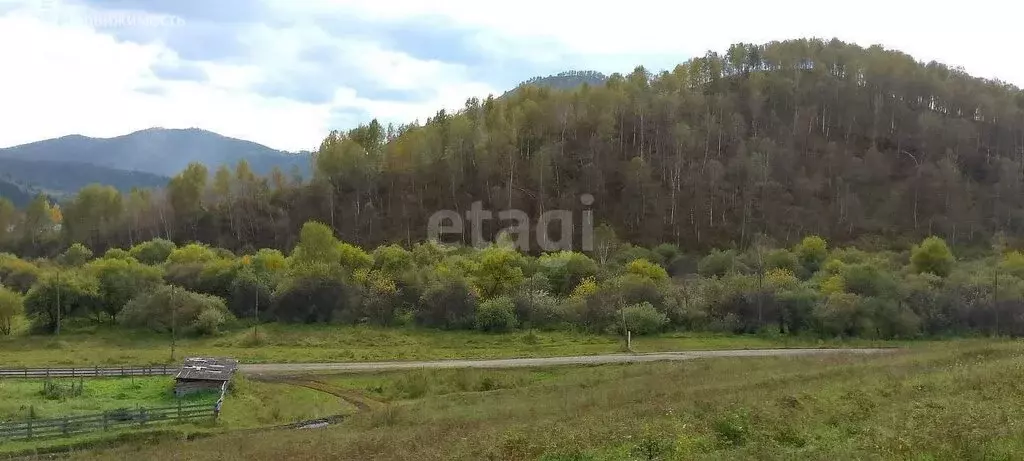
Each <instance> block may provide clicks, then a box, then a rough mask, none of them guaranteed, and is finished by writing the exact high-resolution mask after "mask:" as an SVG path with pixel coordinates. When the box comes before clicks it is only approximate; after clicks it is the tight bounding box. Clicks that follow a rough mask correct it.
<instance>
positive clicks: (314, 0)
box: [0, 0, 1024, 150]
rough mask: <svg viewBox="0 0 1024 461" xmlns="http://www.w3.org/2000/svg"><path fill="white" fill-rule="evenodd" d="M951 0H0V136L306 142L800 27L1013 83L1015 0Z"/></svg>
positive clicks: (1, 140) (1018, 73) (16, 140)
mask: <svg viewBox="0 0 1024 461" xmlns="http://www.w3.org/2000/svg"><path fill="white" fill-rule="evenodd" d="M433 3H436V4H433ZM688 3H689V4H688ZM940 3H941V2H940ZM958 5H959V6H958V7H956V8H947V7H946V6H943V5H941V4H936V3H935V2H928V3H916V2H913V1H907V2H891V1H881V0H864V1H862V2H859V3H853V4H847V5H844V9H843V10H836V9H830V8H829V7H826V6H825V4H823V3H821V2H817V1H809V0H779V1H775V2H763V1H745V0H736V1H719V2H700V3H691V2H685V1H681V2H644V1H635V2H629V3H614V4H602V3H599V2H581V1H573V0H568V1H563V2H555V1H550V0H548V1H539V0H519V1H516V2H497V1H496V2H480V1H467V0H450V1H446V2H422V1H413V0H392V1H382V0H374V1H354V0H0V44H2V45H0V62H2V66H3V69H4V71H2V72H0V120H2V121H3V122H2V125H3V126H4V128H3V129H2V130H0V147H6V146H10V145H16V144H21V143H25V142H31V141H35V140H39V139H45V138H51V137H57V136H62V135H67V134H73V133H79V134H85V135H89V136H99V137H109V136H117V135H121V134H125V133H128V132H131V131H135V130H139V129H144V128H148V127H152V126H162V127H168V128H185V127H199V128H204V129H209V130H212V131H217V132H219V133H222V134H225V135H228V136H234V137H239V138H244V139H250V140H253V141H257V142H260V143H264V144H267V145H269V146H271V147H274V148H278V149H283V150H299V149H313V148H315V147H316V146H317V145H318V144H319V142H320V140H321V139H322V138H323V137H324V135H326V133H327V132H328V131H329V130H331V129H346V128H350V127H352V126H355V125H357V124H358V123H360V122H366V121H369V120H370V119H371V118H373V117H376V118H378V119H380V120H382V121H385V122H395V123H401V122H407V121H412V120H415V119H420V120H423V119H425V118H426V117H429V116H431V115H433V114H434V113H435V112H436V111H437V110H439V109H441V108H448V109H457V108H459V107H461V106H462V104H463V103H464V101H465V100H466V99H467V98H469V97H473V96H477V97H484V96H486V95H487V94H501V93H502V92H504V91H505V90H506V89H508V88H510V87H512V86H514V85H515V84H516V83H518V82H520V81H522V80H525V79H527V78H530V77H532V76H535V75H548V74H553V73H557V72H560V71H563V70H570V69H577V70H582V69H588V70H598V71H602V72H605V73H611V72H616V71H621V72H628V71H630V70H631V69H632V68H633V67H634V66H636V65H638V64H643V65H645V66H647V67H648V68H649V69H651V70H655V71H657V70H660V69H665V68H671V67H672V66H674V65H675V64H676V63H679V62H682V61H685V60H686V59H687V58H690V57H692V56H694V55H701V54H704V52H706V51H707V50H708V49H714V50H724V49H725V48H727V47H728V45H729V44H731V43H734V42H740V41H745V42H765V41H770V40H776V39H779V40H781V39H786V38H794V37H802V36H817V37H824V38H831V37H838V38H840V39H842V40H847V41H853V42H857V43H860V44H862V45H871V44H874V43H881V44H883V45H886V46H889V47H893V48H899V49H901V50H903V51H906V52H908V53H911V54H912V55H914V56H916V57H918V58H919V59H922V60H931V59H936V60H939V61H943V62H946V63H949V64H951V65H961V66H963V67H964V68H966V69H967V70H968V71H969V72H972V73H975V74H977V75H981V76H985V77H999V78H1002V79H1003V80H1006V81H1009V82H1011V83H1015V84H1017V85H1022V84H1024V66H1022V64H1019V63H1017V62H1015V61H1016V60H1014V59H1007V58H1008V57H1009V56H1008V55H1006V54H1005V52H1002V51H999V47H998V46H996V45H997V44H1005V43H1016V42H1019V41H1020V39H1021V38H1024V33H1021V32H1018V31H1017V30H1018V28H1017V27H1016V26H1015V25H1014V24H1013V23H1012V21H1013V18H1015V17H1019V15H1018V13H1020V12H1021V11H1018V10H1020V9H1021V7H1019V6H1016V5H1015V4H1014V3H1013V2H1010V1H1006V2H1001V1H989V2H986V1H975V2H972V3H971V4H969V5H964V4H958ZM949 6H952V4H951V5H949ZM993 11H1000V12H1001V13H1000V14H993ZM910 18H913V19H912V20H911V19H910ZM954 32H955V33H954Z"/></svg>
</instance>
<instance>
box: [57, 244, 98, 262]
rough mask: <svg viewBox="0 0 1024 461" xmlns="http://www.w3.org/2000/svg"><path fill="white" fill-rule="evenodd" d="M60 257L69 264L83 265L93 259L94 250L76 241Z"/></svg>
mask: <svg viewBox="0 0 1024 461" xmlns="http://www.w3.org/2000/svg"><path fill="white" fill-rule="evenodd" d="M60 259H61V261H62V262H63V263H64V264H67V265H69V266H81V265H83V264H85V263H86V262H88V261H89V260H90V259H92V250H90V249H88V248H86V247H85V245H82V244H81V243H75V244H73V245H71V247H69V248H68V249H67V250H66V251H64V253H63V254H61V255H60Z"/></svg>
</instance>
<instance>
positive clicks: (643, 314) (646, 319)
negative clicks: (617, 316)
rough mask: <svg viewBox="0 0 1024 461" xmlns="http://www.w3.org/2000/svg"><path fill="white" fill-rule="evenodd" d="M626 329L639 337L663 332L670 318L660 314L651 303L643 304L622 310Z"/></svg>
mask: <svg viewBox="0 0 1024 461" xmlns="http://www.w3.org/2000/svg"><path fill="white" fill-rule="evenodd" d="M622 316H623V317H625V322H626V329H628V330H630V331H632V332H633V333H634V334H637V335H647V334H652V333H659V332H661V331H662V330H663V329H664V328H665V326H666V325H668V316H667V315H665V314H664V313H662V312H658V310H657V309H655V308H654V306H652V305H651V303H648V302H643V303H639V304H633V305H631V306H626V307H625V308H623V309H622Z"/></svg>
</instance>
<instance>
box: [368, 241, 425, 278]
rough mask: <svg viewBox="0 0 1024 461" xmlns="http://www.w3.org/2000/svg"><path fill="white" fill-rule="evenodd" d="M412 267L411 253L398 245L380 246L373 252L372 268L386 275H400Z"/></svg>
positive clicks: (413, 264)
mask: <svg viewBox="0 0 1024 461" xmlns="http://www.w3.org/2000/svg"><path fill="white" fill-rule="evenodd" d="M414 266H415V262H414V260H413V255H412V252H410V251H409V250H406V249H405V248H402V247H400V246H398V245H387V246H382V247H378V248H377V249H376V250H374V251H373V267H375V268H377V269H380V270H382V271H384V272H386V273H388V274H392V275H395V274H400V273H402V272H404V271H406V270H409V269H410V268H412V267H414Z"/></svg>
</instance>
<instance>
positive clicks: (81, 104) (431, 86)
mask: <svg viewBox="0 0 1024 461" xmlns="http://www.w3.org/2000/svg"><path fill="white" fill-rule="evenodd" d="M55 11H56V12H57V13H58V15H57V16H56V17H57V19H58V20H54V17H55V16H54V12H55ZM44 13H46V14H40V12H39V10H38V9H37V10H34V11H28V12H26V11H22V12H16V13H11V14H8V15H5V16H0V43H5V44H6V43H20V44H24V45H23V46H3V47H0V62H4V63H16V64H15V65H10V66H6V69H5V72H2V73H0V101H3V104H2V105H0V125H2V126H3V130H0V146H11V145H17V144H22V143H27V142H32V141H37V140H40V139H46V138H53V137H58V136H63V135H67V134H72V133H77V134H84V135H87V136H94V137H111V136H118V135H122V134H125V133H128V132H131V131H135V130H140V129H145V128H149V127H153V126H160V127H166V128H187V127H200V128H204V129H208V130H212V131H215V132H218V133H221V134H224V135H227V136H233V137H239V138H243V139H248V140H253V141H256V142H260V143H263V144H266V145H268V146H271V147H274V148H278V149H286V150H300V149H311V148H315V147H316V146H317V145H318V144H319V142H320V140H321V139H322V138H323V136H324V135H325V134H326V133H327V132H328V131H329V130H331V129H334V128H338V129H344V128H349V127H350V126H331V122H332V120H334V121H337V120H339V118H341V119H343V120H344V118H345V117H343V116H341V117H339V114H338V113H337V110H344V109H354V110H356V111H360V112H364V113H369V114H372V116H375V117H378V118H380V119H382V120H384V121H389V122H396V123H401V122H406V121H411V120H413V119H417V118H418V119H423V118H426V117H428V116H430V115H433V114H434V112H435V111H436V110H437V109H439V108H440V107H453V108H457V107H461V106H462V103H463V102H464V100H465V98H466V97H468V96H470V95H485V94H487V93H489V92H493V91H494V90H493V89H492V88H490V87H488V86H486V85H483V84H481V83H475V82H471V81H469V80H468V77H467V76H466V69H465V68H463V67H462V66H459V65H452V64H446V63H441V62H438V61H424V60H418V59H414V58H412V57H410V56H408V55H406V54H404V53H401V52H398V51H393V50H387V49H384V48H382V47H380V46H379V45H377V44H375V43H364V42H336V41H333V42H332V38H331V37H330V36H328V35H327V34H326V33H324V32H323V31H321V30H318V29H316V28H315V27H310V28H305V29H304V30H301V31H300V30H298V29H285V30H273V29H270V28H266V27H257V28H254V29H252V30H249V31H247V33H246V35H245V37H244V40H245V41H246V42H247V43H248V45H249V46H251V47H252V48H253V53H254V54H255V55H256V56H257V57H258V59H256V60H255V61H254V62H253V63H247V64H222V63H211V62H203V63H199V66H200V67H202V68H203V70H205V71H206V74H207V76H208V81H206V82H202V83H199V82H191V81H162V80H160V79H159V78H158V77H157V76H156V75H154V74H153V72H152V70H151V68H152V66H153V65H155V64H162V65H174V64H178V63H180V62H181V59H180V57H179V56H178V55H177V54H176V53H175V52H174V51H173V50H171V49H169V48H167V47H166V46H164V45H163V44H160V43H153V44H148V45H139V44H134V43H130V42H119V41H117V40H115V39H114V38H113V37H111V36H109V35H105V34H102V33H99V32H97V31H96V30H94V29H92V28H91V27H90V23H89V18H91V17H95V16H89V15H90V14H95V13H91V12H89V11H85V10H80V9H67V8H62V9H59V10H52V9H51V10H46V11H44ZM315 44H323V45H332V46H335V47H337V48H338V50H339V51H340V52H342V53H344V54H345V55H346V56H348V58H347V59H349V60H351V61H352V62H353V63H354V64H355V66H356V67H357V68H358V70H359V72H360V73H362V74H365V76H368V77H369V78H372V79H374V80H375V81H376V82H378V83H379V84H380V85H381V86H382V87H384V88H387V89H393V90H425V91H426V92H427V94H428V97H427V98H426V100H425V101H416V102H396V101H380V100H371V99H367V98H365V97H362V96H360V95H358V94H356V93H355V90H353V89H352V88H346V87H340V88H336V89H335V98H334V100H333V101H330V102H327V103H323V104H312V103H304V102H299V101H293V100H288V99H284V98H276V97H268V96H264V95H260V94H258V93H256V92H255V91H253V90H252V88H253V87H254V86H256V85H258V84H259V83H261V82H263V81H265V80H266V79H268V78H271V77H273V76H275V75H277V74H278V73H279V72H281V71H282V69H289V67H294V66H301V65H305V66H309V65H310V64H309V63H302V62H301V61H300V60H299V59H298V57H297V56H298V54H299V53H300V52H301V51H302V50H303V49H304V48H305V47H308V46H310V45H315ZM154 90H155V91H154ZM466 92H468V93H466ZM357 117H358V116H351V117H347V120H344V121H345V122H347V123H350V124H352V125H354V124H356V123H361V122H366V121H368V120H365V119H361V118H357Z"/></svg>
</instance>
